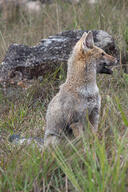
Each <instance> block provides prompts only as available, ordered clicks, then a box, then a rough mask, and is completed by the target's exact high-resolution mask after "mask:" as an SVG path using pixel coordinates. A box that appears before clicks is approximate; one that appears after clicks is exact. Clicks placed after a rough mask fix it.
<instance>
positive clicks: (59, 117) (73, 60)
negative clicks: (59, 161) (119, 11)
mask: <svg viewBox="0 0 128 192" xmlns="http://www.w3.org/2000/svg"><path fill="white" fill-rule="evenodd" d="M116 63H117V60H116V58H114V57H112V56H110V55H108V54H106V53H105V52H104V51H103V50H102V49H100V48H98V47H96V46H95V45H94V41H93V35H92V32H91V31H89V32H88V33H86V32H85V33H84V34H83V36H82V37H81V39H80V40H79V41H78V42H77V43H76V45H75V47H74V48H73V51H72V54H71V56H70V58H69V60H68V70H67V79H66V82H65V83H64V84H63V85H61V86H60V91H59V92H58V94H57V95H56V96H55V97H54V98H53V99H52V101H51V102H50V104H49V106H48V109H47V113H46V128H45V136H44V144H45V145H49V144H54V143H57V142H58V141H59V140H61V137H63V135H65V134H66V133H68V132H69V131H70V130H72V131H73V133H74V135H75V136H78V135H80V134H82V132H83V131H84V129H85V123H86V116H87V114H88V119H89V121H90V124H91V127H92V128H93V129H94V130H95V131H97V128H98V120H99V112H100V106H101V97H100V94H99V89H98V87H97V84H96V68H97V66H100V69H102V68H105V67H106V66H111V65H114V64H116Z"/></svg>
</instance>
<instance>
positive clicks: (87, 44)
mask: <svg viewBox="0 0 128 192" xmlns="http://www.w3.org/2000/svg"><path fill="white" fill-rule="evenodd" d="M93 47H94V40H93V34H92V32H91V31H89V32H88V34H87V35H86V37H85V39H84V41H83V48H84V49H92V48H93Z"/></svg>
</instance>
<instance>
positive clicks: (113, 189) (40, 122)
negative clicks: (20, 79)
mask: <svg viewBox="0 0 128 192" xmlns="http://www.w3.org/2000/svg"><path fill="white" fill-rule="evenodd" d="M127 9H128V2H127V1H125V0H123V1H121V0H108V1H105V0H102V1H101V2H100V3H98V4H95V5H90V4H89V3H88V1H87V0H81V3H80V4H78V5H72V4H68V3H62V2H61V1H59V0H58V1H56V3H55V4H53V5H49V6H46V7H45V8H44V9H43V10H42V12H40V13H38V14H37V13H36V14H35V13H33V14H30V13H28V12H25V11H24V10H23V9H19V10H16V9H14V10H13V9H12V12H11V13H13V14H10V12H9V13H8V12H7V13H6V14H3V13H1V18H0V61H2V59H3V58H4V56H5V53H6V51H7V48H8V46H9V45H10V44H11V43H21V44H27V45H31V46H32V45H35V44H36V43H38V42H39V41H40V39H41V38H46V37H48V36H49V35H53V34H56V33H58V32H60V31H64V30H72V29H86V30H92V29H102V30H105V31H107V32H108V33H110V34H111V35H112V36H113V37H114V38H115V40H116V43H117V44H118V46H119V48H120V56H122V54H123V55H127V52H128V47H127V43H128V14H127ZM5 15H6V16H5ZM121 66H122V65H121V63H120V65H119V66H118V67H116V68H115V69H114V73H113V75H111V76H110V75H98V76H97V83H98V86H99V88H100V93H101V96H102V108H101V117H100V123H99V130H98V134H97V135H94V133H92V131H91V130H90V128H89V127H88V129H87V131H86V134H85V136H83V138H81V139H80V138H77V139H76V140H74V141H73V142H72V143H71V141H67V142H66V144H65V143H63V144H62V145H61V146H59V147H58V148H56V149H53V150H50V151H48V150H46V151H42V152H41V151H40V150H39V148H38V146H35V147H33V145H30V146H25V145H22V146H12V145H10V144H9V142H8V137H9V135H11V134H13V133H22V135H23V136H26V137H30V136H32V137H34V136H39V137H40V136H41V137H43V128H44V126H45V120H44V119H45V112H46V108H47V104H48V102H49V101H50V99H51V98H52V97H53V96H54V95H55V93H56V92H57V91H58V87H59V85H60V84H61V83H63V82H64V80H65V76H66V74H64V72H63V70H62V69H60V70H59V71H57V72H55V73H54V74H50V75H49V74H48V75H47V76H46V77H44V79H43V81H42V82H40V81H39V80H35V83H34V85H33V86H32V87H30V88H29V89H27V90H26V91H24V92H23V91H22V93H21V94H20V95H17V96H16V97H15V98H14V97H13V96H12V97H6V96H5V95H4V94H3V92H2V90H1V89H0V191H1V192H15V191H16V192H21V191H24V192H30V191H34V192H36V191H42V192H45V191H46V192H54V191H55V192H70V191H71V192H74V191H76V192H77V191H78V192H95V191H98V192H124V191H127V190H128V129H127V128H128V91H127V87H128V74H124V73H123V71H122V68H121Z"/></svg>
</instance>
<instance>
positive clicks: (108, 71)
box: [100, 66, 113, 74]
mask: <svg viewBox="0 0 128 192" xmlns="http://www.w3.org/2000/svg"><path fill="white" fill-rule="evenodd" d="M100 73H105V74H112V73H113V71H112V69H109V68H107V67H106V66H104V67H103V68H102V70H101V71H100Z"/></svg>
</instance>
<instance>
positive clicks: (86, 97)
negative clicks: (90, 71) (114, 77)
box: [76, 86, 101, 114]
mask: <svg viewBox="0 0 128 192" xmlns="http://www.w3.org/2000/svg"><path fill="white" fill-rule="evenodd" d="M78 93H79V99H78V102H77V105H76V109H77V111H78V112H79V113H81V114H82V113H86V112H87V113H88V114H90V113H91V112H92V110H93V109H94V108H95V107H97V108H100V103H101V98H100V95H99V89H98V87H97V86H95V87H93V89H90V88H81V89H79V90H78Z"/></svg>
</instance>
